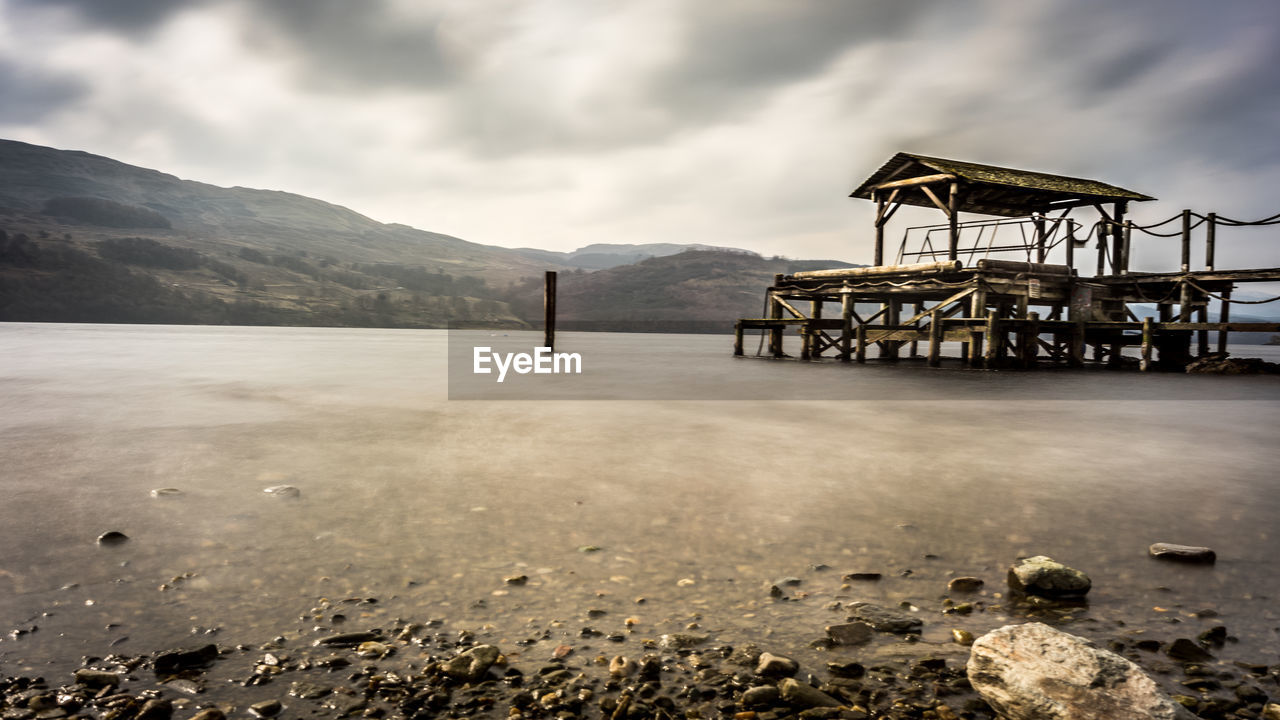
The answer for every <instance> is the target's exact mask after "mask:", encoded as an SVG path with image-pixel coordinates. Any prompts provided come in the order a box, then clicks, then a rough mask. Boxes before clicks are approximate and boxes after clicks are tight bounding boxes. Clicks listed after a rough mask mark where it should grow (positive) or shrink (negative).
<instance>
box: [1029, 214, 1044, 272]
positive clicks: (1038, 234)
mask: <svg viewBox="0 0 1280 720" xmlns="http://www.w3.org/2000/svg"><path fill="white" fill-rule="evenodd" d="M1031 226H1032V227H1033V228H1035V240H1036V262H1038V263H1043V262H1044V256H1045V235H1044V216H1043V215H1041V214H1039V213H1036V214H1035V216H1033V217H1032V219H1031Z"/></svg>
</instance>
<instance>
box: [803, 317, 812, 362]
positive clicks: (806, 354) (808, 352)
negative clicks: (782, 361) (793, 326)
mask: <svg viewBox="0 0 1280 720" xmlns="http://www.w3.org/2000/svg"><path fill="white" fill-rule="evenodd" d="M813 335H814V334H813V332H811V331H810V329H809V324H808V323H804V324H802V325H801V326H800V359H801V360H810V359H812V358H813Z"/></svg>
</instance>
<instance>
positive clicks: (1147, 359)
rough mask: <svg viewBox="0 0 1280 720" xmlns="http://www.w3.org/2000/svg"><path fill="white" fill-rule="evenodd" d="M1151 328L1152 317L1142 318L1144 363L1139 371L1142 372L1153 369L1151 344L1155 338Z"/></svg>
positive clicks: (1139, 366) (1139, 367) (1140, 365)
mask: <svg viewBox="0 0 1280 720" xmlns="http://www.w3.org/2000/svg"><path fill="white" fill-rule="evenodd" d="M1151 326H1152V323H1151V317H1150V316H1148V317H1144V318H1142V362H1141V364H1139V365H1138V369H1140V370H1141V371H1142V372H1147V371H1148V370H1150V369H1151V342H1152V339H1153V338H1154V336H1155V332H1154V331H1153V329H1152V327H1151Z"/></svg>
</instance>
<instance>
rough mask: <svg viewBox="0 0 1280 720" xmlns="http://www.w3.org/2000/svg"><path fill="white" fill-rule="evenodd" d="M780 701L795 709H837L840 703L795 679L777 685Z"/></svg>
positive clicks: (787, 679)
mask: <svg viewBox="0 0 1280 720" xmlns="http://www.w3.org/2000/svg"><path fill="white" fill-rule="evenodd" d="M778 690H780V691H781V693H782V699H783V700H785V701H786V702H788V703H790V704H791V705H794V706H796V707H803V708H815V707H839V706H840V705H841V704H842V703H841V702H840V701H839V700H837V699H835V698H833V697H831V696H830V695H828V694H826V693H824V692H822V691H821V690H819V689H817V688H815V687H809V686H808V685H805V684H804V683H802V682H800V681H798V680H796V679H795V678H786V679H785V680H783V681H782V682H780V683H778Z"/></svg>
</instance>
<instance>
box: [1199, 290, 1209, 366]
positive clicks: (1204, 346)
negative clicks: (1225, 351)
mask: <svg viewBox="0 0 1280 720" xmlns="http://www.w3.org/2000/svg"><path fill="white" fill-rule="evenodd" d="M1196 322H1198V323H1201V324H1206V325H1207V324H1208V323H1209V307H1208V303H1206V304H1204V305H1202V306H1200V307H1199V308H1196ZM1208 354H1209V331H1208V330H1197V331H1196V357H1204V356H1205V355H1208Z"/></svg>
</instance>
